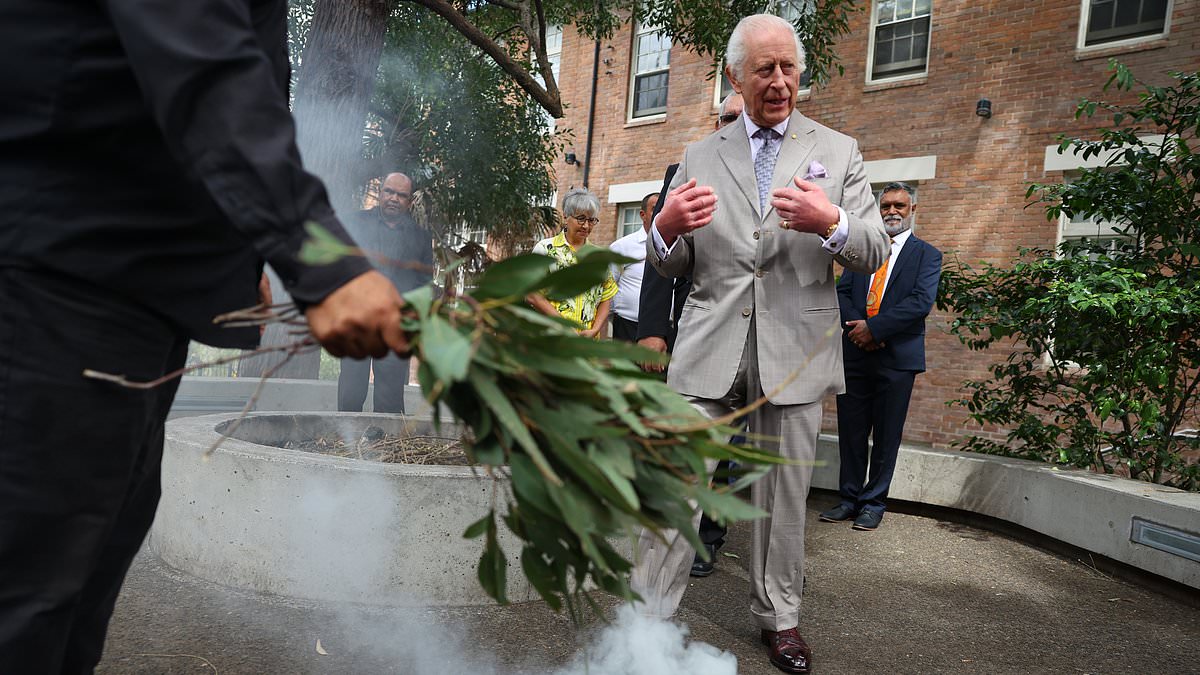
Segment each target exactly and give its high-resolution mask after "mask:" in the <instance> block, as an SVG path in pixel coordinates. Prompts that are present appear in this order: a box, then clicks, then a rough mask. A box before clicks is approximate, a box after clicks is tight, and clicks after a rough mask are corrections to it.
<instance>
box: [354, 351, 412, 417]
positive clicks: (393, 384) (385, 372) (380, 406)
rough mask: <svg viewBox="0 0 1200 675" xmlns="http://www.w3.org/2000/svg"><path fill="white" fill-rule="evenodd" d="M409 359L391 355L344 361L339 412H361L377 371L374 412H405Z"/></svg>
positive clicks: (373, 400)
mask: <svg viewBox="0 0 1200 675" xmlns="http://www.w3.org/2000/svg"><path fill="white" fill-rule="evenodd" d="M408 361H409V360H408V359H402V358H400V357H399V356H396V355H395V354H388V355H387V356H386V357H385V358H382V359H372V358H365V359H342V372H341V373H340V374H339V375H338V410H340V411H342V412H362V409H363V403H365V402H366V401H367V384H368V381H369V380H370V375H371V369H372V367H373V368H374V369H375V394H374V396H372V397H371V398H372V402H373V403H374V406H375V412H386V413H402V412H404V387H405V386H406V385H407V384H408Z"/></svg>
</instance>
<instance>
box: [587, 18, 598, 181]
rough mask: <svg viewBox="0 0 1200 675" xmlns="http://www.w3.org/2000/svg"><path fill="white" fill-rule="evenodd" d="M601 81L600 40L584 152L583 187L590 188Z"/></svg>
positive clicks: (593, 58)
mask: <svg viewBox="0 0 1200 675" xmlns="http://www.w3.org/2000/svg"><path fill="white" fill-rule="evenodd" d="M599 81H600V40H599V39H597V40H596V50H595V53H594V54H593V55H592V101H591V104H590V105H589V106H588V128H587V148H586V149H584V151H583V187H584V188H586V187H587V186H588V175H589V174H590V173H591V170H592V132H593V131H594V130H595V129H596V85H597V83H598V82H599Z"/></svg>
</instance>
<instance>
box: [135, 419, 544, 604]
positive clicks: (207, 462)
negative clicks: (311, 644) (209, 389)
mask: <svg viewBox="0 0 1200 675" xmlns="http://www.w3.org/2000/svg"><path fill="white" fill-rule="evenodd" d="M234 417H236V416H235V415H230V414H227V413H226V414H220V415H206V416H202V417H190V418H184V419H177V420H173V421H171V422H169V423H168V424H167V432H166V445H165V448H164V456H163V469H162V478H163V497H162V502H161V504H160V505H159V509H158V517H157V519H156V520H155V523H154V527H153V528H152V529H151V532H150V541H149V545H150V549H151V550H152V551H153V552H154V553H155V554H157V555H158V556H159V557H160V558H162V560H163V561H164V562H165V563H167V564H168V565H170V566H171V567H174V568H176V569H179V570H182V571H185V572H188V573H190V574H193V575H195V576H198V577H201V578H203V579H207V580H210V581H214V582H216V583H219V584H223V585H226V586H232V587H235V588H243V589H248V590H253V591H260V592H266V593H273V594H278V595H283V596H288V597H297V598H306V599H312V600H333V601H345V602H361V603H371V604H385V605H393V606H406V605H407V606H434V605H438V606H440V605H475V604H487V603H490V602H491V600H490V599H489V598H488V597H487V596H486V595H485V594H484V593H483V591H482V589H481V588H480V586H479V582H478V580H477V578H476V565H477V563H478V559H479V554H480V553H481V551H482V543H481V541H479V540H471V541H468V540H465V539H463V538H462V533H463V531H464V530H465V529H466V528H467V526H468V525H469V524H470V523H472V522H474V521H475V520H478V519H479V518H480V517H482V516H483V515H484V514H485V513H486V512H487V510H488V508H489V507H490V506H491V504H492V500H493V490H494V489H497V488H500V487H502V486H499V485H497V484H496V483H495V482H494V481H493V480H492V479H491V478H490V477H488V476H487V475H486V474H485V473H484V472H483V471H482V470H478V469H473V468H471V467H454V466H431V465H406V464H383V463H380V462H371V461H364V460H359V459H349V458H342V457H332V456H327V455H320V454H314V453H309V452H302V451H297V450H286V449H283V448H279V447H272V446H270V445H266V444H264V442H266V441H268V439H279V438H291V439H296V440H301V439H311V438H314V437H316V436H318V435H325V434H328V433H331V432H336V433H340V434H342V435H343V437H345V438H352V439H357V438H359V437H361V435H362V433H363V432H364V431H365V430H366V428H367V427H368V426H371V425H374V426H378V427H381V428H383V429H384V431H385V432H387V433H402V432H403V431H404V430H405V429H406V428H408V429H409V430H410V433H413V434H427V433H430V432H431V424H430V421H429V419H428V418H414V417H401V416H395V415H374V414H352V413H338V414H331V413H322V414H304V413H285V414H280V413H265V414H253V415H251V416H249V417H248V418H246V419H245V420H244V421H243V422H242V423H241V424H240V425H239V426H238V427H237V429H236V430H234V431H233V437H231V438H229V439H226V440H225V441H224V443H222V445H221V447H220V448H218V449H217V451H216V452H214V453H213V454H212V455H211V456H209V457H208V458H205V457H204V451H205V450H206V449H207V448H208V447H209V446H210V445H211V444H212V443H213V442H214V441H216V440H217V438H218V435H219V431H221V430H223V429H226V428H229V426H230V425H231V423H232V420H233V419H234ZM441 433H442V434H443V435H451V434H455V433H457V428H455V427H454V426H453V425H443V428H442V431H441ZM273 442H278V441H273ZM498 501H499V502H500V503H502V502H503V500H498ZM506 536H507V538H506ZM501 544H502V545H503V546H504V549H505V552H506V553H507V554H508V555H509V563H510V565H509V569H510V570H513V571H514V572H516V571H517V570H519V569H520V567H519V564H518V563H517V559H518V555H519V553H520V547H519V545H518V542H517V541H516V539H515V538H513V537H512V536H511V535H509V534H508V533H507V531H506V530H505V529H504V528H503V527H502V528H501ZM508 579H509V585H508V594H509V598H510V599H512V600H514V601H522V600H528V599H531V592H530V589H529V587H528V585H527V582H526V581H525V579H524V576H523V575H521V574H520V573H519V572H516V573H511V572H510V574H509V575H508Z"/></svg>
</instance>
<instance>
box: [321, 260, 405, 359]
mask: <svg viewBox="0 0 1200 675" xmlns="http://www.w3.org/2000/svg"><path fill="white" fill-rule="evenodd" d="M403 308H404V300H403V299H402V298H401V297H400V292H399V291H397V290H396V287H395V286H393V285H392V282H391V281H388V278H387V277H385V276H383V275H382V274H380V273H379V272H376V271H374V270H372V271H370V272H366V273H364V274H361V275H359V276H357V277H355V278H354V279H351V280H350V282H349V283H347V284H346V285H344V286H342V287H341V288H339V289H337V290H336V291H334V292H332V293H330V294H329V295H328V296H326V298H325V299H324V300H322V301H321V302H320V303H319V304H316V305H313V306H311V307H309V308H308V309H307V310H306V311H305V315H306V316H307V317H308V327H309V330H310V331H311V332H312V334H313V337H315V338H316V339H317V341H318V342H320V343H321V346H323V347H325V349H327V350H328V351H329V353H330V354H333V355H334V356H349V357H351V358H363V357H366V356H373V357H375V358H382V357H384V356H386V355H387V353H388V352H389V351H394V352H396V353H397V354H400V355H405V354H408V353H409V351H410V350H411V347H410V346H409V343H408V337H407V336H406V335H405V334H404V331H403V330H401V329H400V318H401V317H400V315H401V311H402V310H403Z"/></svg>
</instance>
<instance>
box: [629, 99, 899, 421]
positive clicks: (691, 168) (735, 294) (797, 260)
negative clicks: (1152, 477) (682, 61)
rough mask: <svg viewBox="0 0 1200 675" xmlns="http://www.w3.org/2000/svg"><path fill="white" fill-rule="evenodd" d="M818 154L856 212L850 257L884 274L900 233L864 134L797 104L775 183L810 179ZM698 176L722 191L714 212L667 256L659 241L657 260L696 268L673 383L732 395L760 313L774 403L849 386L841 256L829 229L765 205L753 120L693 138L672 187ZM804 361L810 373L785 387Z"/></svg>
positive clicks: (682, 269) (838, 198)
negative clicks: (802, 225)
mask: <svg viewBox="0 0 1200 675" xmlns="http://www.w3.org/2000/svg"><path fill="white" fill-rule="evenodd" d="M814 160H815V161H818V162H820V163H821V164H822V165H823V166H824V167H825V169H826V172H827V174H828V177H827V178H815V179H812V182H814V183H816V184H818V185H820V186H821V188H822V189H824V190H825V194H826V195H827V196H828V197H829V200H830V201H832V202H833V203H834V204H836V205H839V206H841V207H842V209H844V210H845V211H846V215H847V218H848V221H849V230H850V235H849V240H848V241H847V243H846V246H845V247H844V248H843V249H842V251H841V253H840V254H839V255H838V256H837V260H838V262H840V263H841V264H842V265H844V266H845V267H847V268H849V269H852V270H855V271H858V272H863V273H866V274H869V273H871V272H874V271H875V269H876V268H878V267H879V265H880V264H881V263H882V262H883V260H884V259H885V258H886V257H887V255H888V250H889V242H888V237H887V234H886V233H885V232H884V229H883V221H882V220H881V219H880V217H879V208H878V206H877V205H876V204H875V199H874V197H873V196H872V194H871V185H870V183H868V182H867V176H866V172H865V170H864V167H863V161H862V155H860V154H859V152H858V143H857V142H856V141H855V140H854V139H853V138H850V137H849V136H846V135H844V134H840V133H838V132H836V131H833V130H832V129H829V128H827V127H824V126H821V125H820V124H817V123H816V122H813V121H812V120H810V119H808V118H807V117H804V116H803V115H801V114H800V113H798V112H793V113H792V117H791V120H790V121H789V122H788V127H787V132H786V133H785V134H784V137H783V144H782V146H781V147H780V149H779V159H778V161H777V163H776V165H775V175H774V178H773V180H772V186H773V188H780V187H785V186H789V185H793V183H792V178H793V177H794V176H800V177H802V178H803V177H804V176H805V175H806V174H807V173H808V169H809V166H810V164H811V163H812V162H813V161H814ZM692 178H695V179H697V182H698V184H699V185H708V186H711V187H712V188H713V189H714V190H715V191H716V194H717V210H716V213H715V214H714V216H713V220H712V222H711V223H709V224H708V225H707V226H705V227H702V228H700V229H698V230H695V231H693V232H691V233H690V234H687V235H684V236H683V237H681V238H680V241H679V242H678V243H677V244H676V245H675V247H674V249H673V250H672V251H671V253H670V254H669V255H668V256H667V257H666V259H665V260H664V259H663V258H662V257H660V256H659V254H658V250H657V248H656V247H655V245H654V241H653V237H650V238H648V239H647V256H646V260H647V261H648V262H649V263H650V264H651V265H653V266H654V267H655V268H656V269H658V270H659V272H660V273H661V274H663V275H664V276H682V275H688V274H690V275H691V276H692V291H691V293H690V294H689V295H688V298H687V302H686V303H685V304H684V307H683V316H682V317H681V318H680V322H679V335H678V337H677V338H676V343H675V351H674V353H673V355H672V357H671V367H670V369H669V370H668V375H667V378H668V383H669V384H670V385H671V386H672V387H673V388H674V389H675V390H676V391H679V392H680V393H682V394H686V395H690V396H698V397H701V398H712V399H717V398H722V397H723V396H725V395H726V394H727V393H729V390H730V388H731V387H732V385H733V380H734V377H735V376H736V374H737V368H738V363H739V362H740V360H741V355H742V348H743V346H744V345H745V344H746V335H747V333H748V331H749V329H750V319H751V317H752V316H753V317H754V319H755V321H756V336H757V344H756V347H757V356H758V366H759V374H760V377H761V381H762V388H763V391H764V393H766V394H767V396H768V397H769V399H770V401H771V403H774V404H776V405H792V404H799V403H812V402H815V401H818V400H820V399H821V398H823V397H824V396H825V395H826V394H828V393H841V392H842V391H844V389H845V375H844V373H843V371H842V341H841V331H840V325H839V313H838V300H837V292H836V289H835V285H834V276H833V259H834V256H832V255H830V254H829V253H828V252H827V251H826V250H825V249H823V248H822V247H821V244H822V239H821V238H820V237H819V236H817V235H815V234H810V233H801V232H793V231H790V230H783V229H780V227H779V215H778V214H777V213H776V212H775V209H774V208H772V207H771V205H770V203H769V202H768V204H767V212H766V213H765V214H759V212H758V188H757V186H756V184H755V180H754V167H753V164H752V162H751V159H750V141H749V139H748V138H747V136H746V126H745V121H744V118H743V119H739V120H738V121H737V122H735V123H733V124H730V125H728V126H726V127H725V128H724V129H721V130H719V131H717V132H715V133H713V134H712V135H710V136H709V137H708V138H705V139H704V140H702V141H698V142H696V143H693V144H692V145H689V146H688V147H687V149H686V150H685V151H684V156H683V161H682V162H680V164H679V170H678V171H677V172H676V173H675V178H674V180H673V181H672V185H671V187H672V189H673V188H675V187H677V186H679V185H681V184H683V183H685V182H687V181H688V180H690V179H692ZM793 371H799V373H798V375H797V376H796V377H795V378H794V379H793V380H792V381H791V382H790V383H789V384H787V386H785V387H782V388H781V385H782V384H783V383H784V382H785V381H786V380H787V379H788V377H789V376H790V375H791V373H792V372H793Z"/></svg>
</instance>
